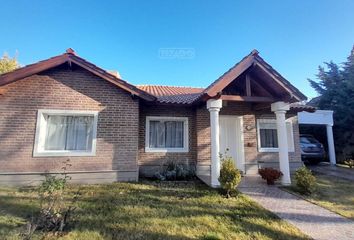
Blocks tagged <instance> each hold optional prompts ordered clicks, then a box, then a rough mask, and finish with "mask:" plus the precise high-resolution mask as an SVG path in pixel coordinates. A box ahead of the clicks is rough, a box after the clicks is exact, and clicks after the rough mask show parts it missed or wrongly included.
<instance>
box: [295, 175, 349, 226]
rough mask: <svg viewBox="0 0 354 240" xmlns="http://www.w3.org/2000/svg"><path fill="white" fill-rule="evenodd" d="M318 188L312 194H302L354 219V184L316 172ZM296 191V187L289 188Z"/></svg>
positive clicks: (314, 201)
mask: <svg viewBox="0 0 354 240" xmlns="http://www.w3.org/2000/svg"><path fill="white" fill-rule="evenodd" d="M315 176H316V178H317V189H316V191H315V192H314V193H313V194H311V195H310V196H302V197H304V198H305V199H307V200H309V201H311V202H313V203H316V204H318V205H320V206H322V207H324V208H327V209H329V210H331V211H333V212H336V213H338V214H340V215H342V216H344V217H347V218H350V219H352V220H354V184H353V182H352V181H349V180H344V179H339V178H336V177H333V176H326V175H322V174H315ZM288 189H289V190H290V191H293V192H295V193H296V188H295V187H290V188H288Z"/></svg>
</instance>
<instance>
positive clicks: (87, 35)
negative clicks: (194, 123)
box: [0, 0, 354, 98]
mask: <svg viewBox="0 0 354 240" xmlns="http://www.w3.org/2000/svg"><path fill="white" fill-rule="evenodd" d="M0 1H1V3H0V11H1V18H2V20H1V21H0V29H1V33H0V54H1V53H3V52H7V53H8V54H10V56H13V55H14V54H15V53H16V52H17V56H18V60H19V62H20V63H21V64H22V65H26V64H30V63H33V62H36V61H40V60H43V59H47V58H49V57H52V56H55V55H59V54H62V53H63V52H65V50H66V49H67V48H69V47H70V48H73V49H74V50H75V51H76V53H77V54H78V55H79V56H81V57H83V58H85V59H86V60H88V61H90V62H92V63H94V64H96V65H98V66H100V67H102V68H104V69H107V70H117V71H119V73H120V74H121V76H122V78H123V79H124V80H127V81H128V82H130V83H132V84H158V85H172V86H194V87H206V86H208V85H209V84H210V83H211V82H213V81H214V80H216V79H217V78H218V77H219V76H220V75H222V74H223V73H224V72H226V71H227V70H228V69H229V68H230V67H232V66H233V65H234V64H235V63H237V62H238V61H240V60H241V59H242V58H243V57H244V56H245V55H247V54H249V53H250V52H251V51H252V50H253V49H257V50H258V51H259V52H260V56H261V57H263V58H264V59H265V60H266V61H267V62H268V63H269V64H271V65H272V66H273V67H274V68H275V69H276V70H277V71H279V72H280V73H281V74H282V75H283V76H284V77H285V78H286V79H288V80H289V81H290V82H291V83H292V84H294V85H295V86H296V87H298V88H299V89H300V90H301V91H302V92H303V93H304V94H305V95H307V96H308V97H309V98H311V97H315V96H316V95H317V94H316V92H315V91H314V90H313V89H312V88H311V87H310V85H309V84H308V81H307V79H308V78H312V79H316V76H315V75H316V73H317V71H318V66H319V65H322V64H323V62H329V61H331V60H332V61H334V62H336V63H341V62H343V61H345V60H346V57H347V56H348V55H349V53H350V50H351V48H352V46H353V44H354V1H353V0H338V1H335V0H316V1H315V0H303V1H300V0H297V1H295V0H294V1H292V0H283V1H280V0H267V1H264V0H259V1H256V0H253V1H236V0H232V1H224V0H220V1H216V0H149V1H136V0H129V1H128V0H127V1H108V0H107V1H106V0H105V1H102V0H101V1H92V0H85V1H79V0H76V1H72V0H71V1H36V0H32V1H27V0H24V1H18V0H12V1H3V0H0Z"/></svg>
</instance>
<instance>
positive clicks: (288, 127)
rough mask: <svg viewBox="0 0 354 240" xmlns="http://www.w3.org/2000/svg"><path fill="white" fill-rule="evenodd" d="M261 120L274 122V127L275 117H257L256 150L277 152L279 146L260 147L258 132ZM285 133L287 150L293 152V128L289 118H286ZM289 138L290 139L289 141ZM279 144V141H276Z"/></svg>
mask: <svg viewBox="0 0 354 240" xmlns="http://www.w3.org/2000/svg"><path fill="white" fill-rule="evenodd" d="M261 121H263V122H264V121H266V122H268V123H274V124H275V128H274V129H277V128H276V123H277V122H276V119H269V118H259V119H257V143H258V152H279V148H264V147H263V148H262V147H261V134H260V130H261V128H260V123H261ZM285 123H286V135H287V140H288V152H294V151H295V147H294V129H293V123H292V121H291V119H286V120H285ZM289 140H290V141H289ZM278 144H279V143H278Z"/></svg>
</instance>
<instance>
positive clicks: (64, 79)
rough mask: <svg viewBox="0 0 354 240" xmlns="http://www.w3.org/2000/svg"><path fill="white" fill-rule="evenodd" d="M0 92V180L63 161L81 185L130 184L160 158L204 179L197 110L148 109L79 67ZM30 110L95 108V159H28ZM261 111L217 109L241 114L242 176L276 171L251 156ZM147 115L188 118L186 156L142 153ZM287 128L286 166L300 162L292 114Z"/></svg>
mask: <svg viewBox="0 0 354 240" xmlns="http://www.w3.org/2000/svg"><path fill="white" fill-rule="evenodd" d="M1 88H2V89H3V90H4V91H3V92H4V94H3V95H0V111H1V115H0V146H1V149H0V164H1V168H0V182H1V179H5V180H6V179H7V181H9V182H12V181H15V182H16V180H17V179H25V180H28V179H30V180H33V179H34V177H28V175H27V174H29V175H31V174H39V173H43V172H48V171H49V172H58V171H60V169H61V167H62V166H63V164H62V162H63V161H64V160H66V159H68V158H69V159H70V160H71V164H72V166H71V167H70V169H69V171H71V172H72V173H73V174H78V175H75V176H76V179H78V181H79V180H80V179H81V180H82V181H81V182H95V181H94V179H101V180H102V181H116V180H137V179H138V171H139V172H140V174H141V175H145V176H151V175H152V174H154V173H155V172H156V171H158V170H159V169H160V168H161V166H162V165H165V164H166V163H167V162H168V161H175V162H180V163H184V164H189V165H197V173H198V174H210V118H209V111H208V110H207V109H206V106H205V105H202V106H194V107H192V106H185V107H182V106H174V105H162V104H156V103H154V104H150V105H148V104H146V103H144V102H143V101H140V100H139V99H136V98H132V97H131V95H130V94H129V93H127V92H126V91H124V90H122V89H120V88H118V87H117V86H114V85H113V84H111V83H109V82H107V81H105V80H103V79H101V78H99V77H97V76H95V75H93V74H91V73H89V72H88V71H86V70H83V69H81V68H74V69H69V68H68V67H67V66H64V65H63V66H61V67H57V68H54V69H51V70H49V71H46V72H43V73H41V74H38V75H33V76H31V77H28V78H26V79H22V80H19V81H16V82H14V83H11V84H8V85H5V86H3V87H1ZM38 109H65V110H96V111H99V117H98V127H97V147H96V148H97V150H96V156H93V157H33V147H34V138H35V132H36V120H37V111H38ZM269 114H272V113H270V112H265V113H255V112H254V111H253V110H252V105H251V104H250V103H237V102H228V103H226V104H224V106H223V107H222V109H221V111H220V115H238V116H243V126H244V129H243V132H244V151H245V163H246V173H255V172H257V162H258V161H260V160H262V161H265V162H267V163H269V165H270V166H275V167H277V166H278V154H277V153H261V152H258V146H257V129H256V127H255V126H256V119H257V118H260V117H262V116H264V115H267V116H269ZM147 116H166V117H188V126H189V129H188V134H189V152H187V153H163V152H160V153H156V152H154V153H152V152H145V121H146V117H147ZM272 116H274V114H272ZM288 117H290V116H288ZM246 126H251V128H250V130H247V129H246V128H245V127H246ZM293 129H294V143H295V152H293V153H290V154H289V156H290V165H291V168H292V169H294V168H296V167H297V166H300V165H301V164H302V163H301V156H300V146H299V141H298V139H299V128H298V123H297V119H296V117H294V118H293ZM21 174H22V175H21ZM80 174H81V175H80ZM20 175H21V176H22V177H19V176H20ZM74 178H75V177H74ZM93 178H94V179H93ZM18 181H19V180H18ZM79 182H80V181H79Z"/></svg>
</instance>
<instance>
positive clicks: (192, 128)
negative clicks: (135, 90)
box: [139, 104, 197, 176]
mask: <svg viewBox="0 0 354 240" xmlns="http://www.w3.org/2000/svg"><path fill="white" fill-rule="evenodd" d="M147 116H162V117H188V127H189V129H188V133H189V152H187V153H183V152H182V153H174V152H167V153H164V152H145V126H146V117H147ZM195 119H196V116H195V109H194V108H193V107H180V106H177V107H176V106H166V105H153V106H151V105H144V104H141V105H140V120H139V122H140V124H139V172H140V174H141V175H143V176H152V175H153V174H154V173H155V172H156V171H158V170H159V169H161V166H163V165H166V164H167V163H168V161H175V162H178V163H183V164H189V165H196V160H197V149H196V146H197V138H196V121H195Z"/></svg>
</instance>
